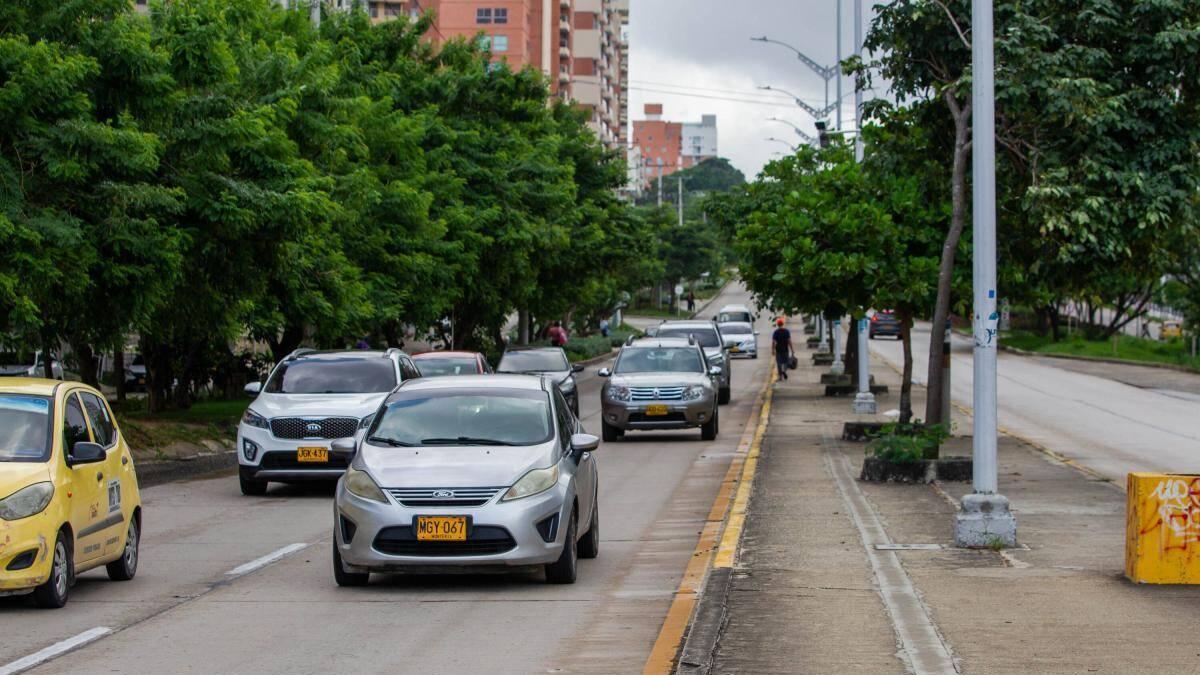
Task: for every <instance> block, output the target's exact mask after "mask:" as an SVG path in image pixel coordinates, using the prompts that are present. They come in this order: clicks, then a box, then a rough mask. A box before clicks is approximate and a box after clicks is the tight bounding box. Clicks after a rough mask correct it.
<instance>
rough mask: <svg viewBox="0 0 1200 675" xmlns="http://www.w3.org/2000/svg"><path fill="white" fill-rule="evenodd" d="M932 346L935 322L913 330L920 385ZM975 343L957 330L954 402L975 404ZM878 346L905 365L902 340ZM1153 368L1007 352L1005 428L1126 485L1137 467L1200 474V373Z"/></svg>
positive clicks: (1002, 360)
mask: <svg viewBox="0 0 1200 675" xmlns="http://www.w3.org/2000/svg"><path fill="white" fill-rule="evenodd" d="M928 345H929V324H919V325H918V326H917V327H916V328H914V330H913V358H914V368H913V374H914V378H913V379H914V380H915V381H917V382H919V383H924V381H925V373H926V363H927V362H928V359H927V356H928ZM971 349H972V341H971V339H970V338H968V337H964V336H961V335H955V337H954V343H953V351H952V364H951V372H952V377H951V380H952V382H951V388H952V391H953V394H954V402H955V403H958V404H960V405H963V406H965V407H967V408H970V407H971V406H972V401H971V398H972V382H973V380H974V377H973V374H972V363H973V357H972V354H971ZM871 351H872V352H873V353H874V354H878V355H881V356H883V357H884V358H886V359H887V360H888V361H890V362H891V363H892V364H894V365H895V366H896V367H897V368H898V367H900V365H901V364H902V353H901V349H900V343H899V342H898V341H891V340H888V339H877V340H872V341H871ZM873 365H874V367H879V364H878V362H876V363H875V364H873ZM1148 370H1150V369H1147V368H1139V367H1136V366H1128V367H1127V366H1122V365H1119V364H1092V363H1088V364H1086V365H1085V364H1079V363H1075V362H1066V361H1061V360H1058V359H1049V358H1031V357H1026V356H1020V355H1017V354H1011V353H1006V352H1001V353H1000V355H999V365H998V395H999V423H1000V426H1001V427H1004V428H1006V429H1008V430H1010V431H1011V432H1012V433H1013V434H1015V435H1017V436H1019V437H1021V438H1024V439H1026V440H1030V441H1033V442H1035V443H1038V444H1040V445H1042V446H1044V447H1046V448H1049V449H1051V450H1053V451H1055V452H1057V453H1059V454H1061V455H1064V456H1066V457H1068V458H1070V459H1072V460H1075V461H1076V462H1078V463H1080V464H1083V465H1084V466H1087V467H1089V468H1091V469H1093V470H1095V471H1097V472H1099V473H1101V474H1103V475H1104V476H1106V477H1108V478H1111V479H1112V480H1114V481H1117V482H1118V483H1119V484H1122V485H1123V484H1124V481H1125V474H1126V473H1128V472H1130V471H1153V472H1178V473H1197V472H1200V455H1198V454H1197V453H1196V447H1197V443H1198V442H1200V425H1197V423H1196V420H1197V419H1198V418H1200V396H1196V395H1195V394H1194V393H1191V392H1192V391H1194V390H1195V386H1196V382H1198V381H1200V376H1195V375H1189V374H1186V373H1177V372H1174V371H1169V370H1161V371H1158V372H1157V374H1155V373H1147V372H1145V371H1148ZM1132 383H1136V385H1135V384H1132ZM917 412H918V415H919V414H920V411H917ZM959 418H960V419H961V416H959ZM1003 480H1004V478H1003V476H1001V483H1003ZM1001 487H1003V486H1001Z"/></svg>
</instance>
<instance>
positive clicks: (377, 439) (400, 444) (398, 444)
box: [367, 436, 413, 448]
mask: <svg viewBox="0 0 1200 675" xmlns="http://www.w3.org/2000/svg"><path fill="white" fill-rule="evenodd" d="M367 442H368V443H382V444H384V445H390V446H392V447H393V448H411V447H413V444H412V443H405V442H404V441H398V440H396V439H394V438H386V437H384V436H371V437H369V438H367Z"/></svg>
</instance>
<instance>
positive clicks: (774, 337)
mask: <svg viewBox="0 0 1200 675" xmlns="http://www.w3.org/2000/svg"><path fill="white" fill-rule="evenodd" d="M783 324H784V321H783V317H779V318H778V319H775V332H774V333H772V334H771V354H773V355H774V356H775V368H776V369H777V370H778V371H779V378H780V379H782V380H786V379H788V373H787V371H788V362H789V361H790V360H791V358H792V355H793V354H795V353H796V347H795V345H793V344H792V332H791V331H790V330H788V329H787V328H784V327H783Z"/></svg>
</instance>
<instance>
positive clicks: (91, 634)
mask: <svg viewBox="0 0 1200 675" xmlns="http://www.w3.org/2000/svg"><path fill="white" fill-rule="evenodd" d="M111 632H113V630H112V629H111V628H108V627H106V626H97V627H95V628H91V629H88V630H85V631H83V632H82V633H80V634H79V635H76V636H74V637H69V638H67V639H66V640H63V641H62V642H56V643H54V644H52V645H50V646H49V647H46V648H45V649H43V650H41V651H37V652H34V653H32V654H30V655H29V656H26V657H24V658H20V659H17V660H16V661H13V662H12V663H9V664H7V665H4V666H0V675H15V673H20V672H24V671H26V670H29V669H30V668H33V667H35V666H40V665H41V664H43V663H45V662H47V661H49V660H51V659H53V658H56V657H59V656H62V655H63V654H66V653H67V652H69V651H71V650H73V649H78V648H80V647H82V646H84V645H86V644H88V643H90V642H95V641H96V640H99V639H100V638H102V637H104V636H105V635H108V634H109V633H111Z"/></svg>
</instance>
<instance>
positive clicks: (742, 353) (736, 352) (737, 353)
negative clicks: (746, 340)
mask: <svg viewBox="0 0 1200 675" xmlns="http://www.w3.org/2000/svg"><path fill="white" fill-rule="evenodd" d="M757 355H758V345H756V344H748V345H746V346H744V347H743V346H742V345H732V346H730V347H729V357H730V358H738V357H743V358H750V357H753V356H757Z"/></svg>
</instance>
